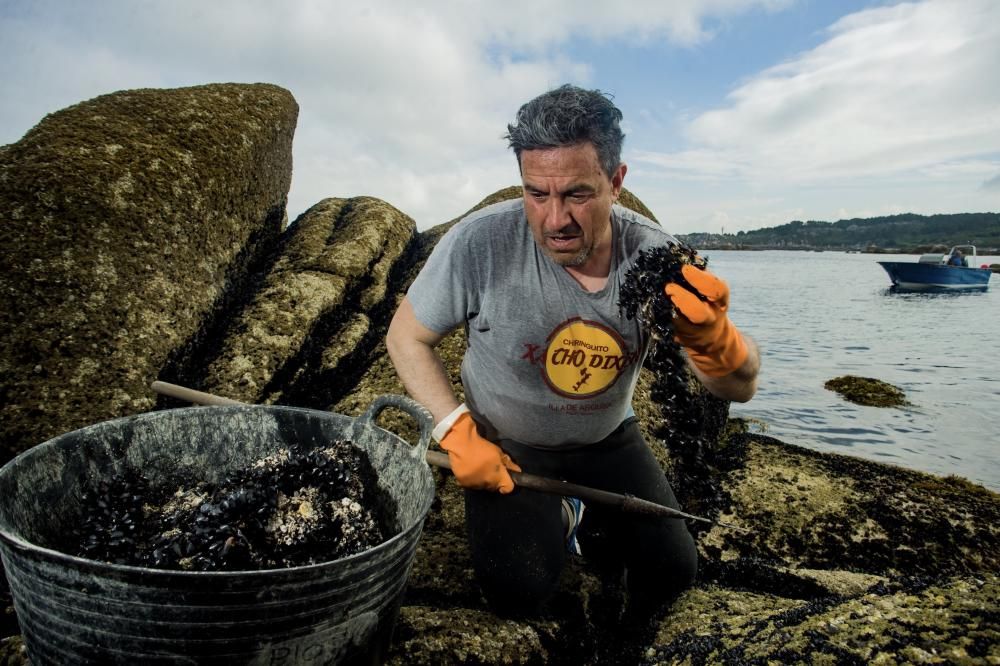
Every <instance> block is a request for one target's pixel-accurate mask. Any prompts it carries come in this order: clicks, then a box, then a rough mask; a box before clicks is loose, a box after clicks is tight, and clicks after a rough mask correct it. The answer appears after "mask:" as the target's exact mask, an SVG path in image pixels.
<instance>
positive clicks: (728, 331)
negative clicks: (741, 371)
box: [664, 265, 748, 377]
mask: <svg viewBox="0 0 1000 666" xmlns="http://www.w3.org/2000/svg"><path fill="white" fill-rule="evenodd" d="M681 273H682V274H683V275H684V279H685V280H687V281H688V284H690V285H691V286H692V287H694V288H695V289H697V290H698V293H700V294H701V295H702V296H704V297H705V298H706V299H708V300H707V301H702V300H701V299H699V298H698V296H697V295H695V294H693V293H691V292H690V291H689V290H687V289H685V288H684V287H682V286H680V285H679V284H675V283H670V284H668V285H666V287H664V291H665V292H666V294H667V297H668V298H670V300H671V301H672V302H673V304H674V307H675V308H676V310H677V313H678V314H677V315H675V316H674V331H675V338H676V340H677V342H679V343H680V344H681V345H683V346H684V347H685V348H686V349H687V352H688V357H689V358H690V359H691V361H692V362H693V363H694V364H695V366H696V367H697V368H698V369H699V370H701V371H702V372H703V373H705V374H706V375H708V376H709V377H722V376H724V375H728V374H730V373H732V372H734V371H735V370H737V369H738V368H740V367H741V366H742V365H743V363H744V362H745V361H746V360H747V354H748V352H747V345H746V342H745V341H744V340H743V336H741V335H740V332H739V331H738V330H736V327H735V326H734V325H733V322H731V321H730V320H729V317H728V316H726V310H727V309H728V308H729V287H727V286H726V283H725V282H723V281H722V280H720V279H719V278H717V277H716V276H714V275H712V274H711V273H709V272H708V271H705V270H702V269H699V268H695V267H694V266H691V265H684V266H681Z"/></svg>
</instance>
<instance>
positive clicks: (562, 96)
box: [504, 83, 625, 178]
mask: <svg viewBox="0 0 1000 666" xmlns="http://www.w3.org/2000/svg"><path fill="white" fill-rule="evenodd" d="M611 99H612V98H611V95H606V94H605V93H602V92H601V91H600V90H584V89H583V88H578V87H576V86H572V85H569V84H568V83H567V84H566V85H563V86H560V87H558V88H556V89H555V90H550V91H549V92H547V93H543V94H541V95H539V96H538V97H536V98H535V99H533V100H531V101H530V102H528V103H527V104H525V105H523V106H522V107H521V108H520V109H518V111H517V117H516V118H515V119H514V123H513V124H511V125H507V134H506V135H505V136H504V138H505V139H507V140H508V141H509V142H510V147H511V148H513V149H514V154H515V155H516V156H517V163H518V166H520V164H521V153H522V152H523V151H525V150H538V149H542V148H560V147H563V146H575V145H579V144H581V143H587V142H589V143H591V144H593V146H594V148H595V149H596V150H597V159H598V161H599V162H600V163H601V168H602V169H604V172H605V173H606V174H607V176H608V178H611V177H612V176H613V175H614V173H615V170H616V169H618V165H619V164H621V156H622V142H623V141H624V140H625V134H624V133H623V132H622V130H621V127H620V126H619V122H620V121H621V119H622V112H621V111H619V110H618V108H617V107H616V106H615V105H614V104H612V103H611Z"/></svg>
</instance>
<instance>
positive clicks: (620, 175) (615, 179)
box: [611, 162, 628, 199]
mask: <svg viewBox="0 0 1000 666" xmlns="http://www.w3.org/2000/svg"><path fill="white" fill-rule="evenodd" d="M627 171H628V165H627V164H625V163H624V162H622V163H621V164H619V165H618V168H617V169H615V172H614V173H613V174H611V194H612V196H614V198H615V199H617V198H618V195H619V194H621V191H622V183H624V182H625V173H626V172H627Z"/></svg>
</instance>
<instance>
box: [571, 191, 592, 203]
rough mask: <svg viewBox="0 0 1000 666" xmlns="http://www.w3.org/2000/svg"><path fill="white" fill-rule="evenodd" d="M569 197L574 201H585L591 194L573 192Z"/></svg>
mask: <svg viewBox="0 0 1000 666" xmlns="http://www.w3.org/2000/svg"><path fill="white" fill-rule="evenodd" d="M569 198H570V201H572V202H573V203H584V202H586V201H587V199H589V198H590V196H589V195H587V194H585V193H582V192H581V193H578V194H571V195H569Z"/></svg>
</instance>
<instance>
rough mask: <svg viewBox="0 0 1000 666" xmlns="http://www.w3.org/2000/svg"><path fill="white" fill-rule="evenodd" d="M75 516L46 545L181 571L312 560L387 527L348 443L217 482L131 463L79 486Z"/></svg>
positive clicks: (378, 539) (382, 500)
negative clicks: (78, 516) (59, 539)
mask: <svg viewBox="0 0 1000 666" xmlns="http://www.w3.org/2000/svg"><path fill="white" fill-rule="evenodd" d="M81 502H82V503H83V505H84V520H83V524H82V525H81V526H80V527H78V528H75V529H73V530H72V531H71V532H70V533H69V536H70V537H71V540H70V541H69V542H67V543H65V544H63V543H54V544H49V546H50V547H52V548H54V549H55V550H60V551H62V552H67V553H70V554H73V555H77V556H79V557H84V558H87V559H91V560H98V561H102V562H109V563H112V564H125V565H130V566H141V567H150V568H154V569H176V570H185V571H253V570H261V569H276V568H287V567H295V566H303V565H308V564H319V563H321V562H330V561H332V560H336V559H339V558H341V557H346V556H348V555H354V554H356V553H360V552H363V551H366V550H368V549H370V548H373V547H375V546H377V545H378V544H380V543H382V542H383V541H385V539H386V538H388V537H390V536H392V535H393V534H395V533H396V531H397V526H396V522H397V521H396V518H395V514H396V510H395V507H394V506H392V499H391V498H390V497H388V496H387V495H386V494H384V493H380V492H379V491H378V481H377V478H376V476H375V472H374V470H373V469H372V467H371V463H370V462H369V461H368V458H367V456H366V455H365V454H364V452H363V451H361V450H360V449H357V448H355V447H354V446H353V445H352V444H351V443H350V442H346V441H339V442H333V443H332V444H331V445H330V446H328V447H325V448H323V449H318V450H313V451H308V452H302V451H295V450H292V451H289V450H288V449H282V450H280V451H279V452H278V453H276V454H273V455H271V456H268V457H265V458H261V459H259V460H257V461H255V462H254V463H253V464H252V465H251V466H249V467H247V468H245V469H242V470H239V471H237V472H236V473H234V474H231V475H229V476H228V478H227V479H225V480H224V481H222V482H221V483H206V482H203V481H193V480H190V479H187V480H185V479H179V480H178V479H174V480H171V481H165V480H161V481H159V482H157V483H153V482H150V481H149V480H148V479H147V478H146V477H145V476H143V474H142V472H141V471H140V470H135V469H131V468H129V469H127V470H125V471H124V472H122V473H120V474H118V475H116V476H114V477H111V478H109V479H106V480H102V481H100V482H99V483H98V484H97V487H96V488H94V489H93V490H91V491H89V492H85V493H84V494H83V496H82V498H81Z"/></svg>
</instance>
